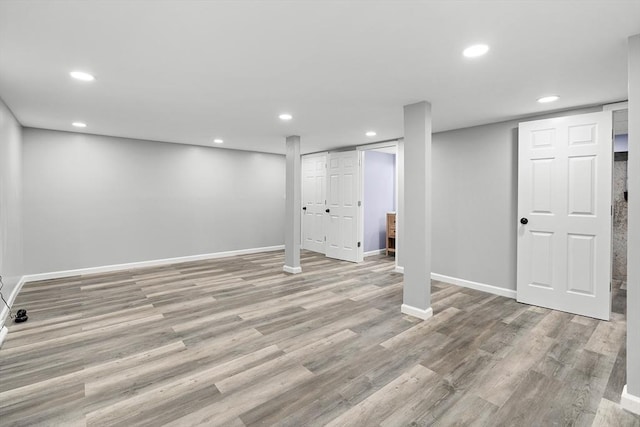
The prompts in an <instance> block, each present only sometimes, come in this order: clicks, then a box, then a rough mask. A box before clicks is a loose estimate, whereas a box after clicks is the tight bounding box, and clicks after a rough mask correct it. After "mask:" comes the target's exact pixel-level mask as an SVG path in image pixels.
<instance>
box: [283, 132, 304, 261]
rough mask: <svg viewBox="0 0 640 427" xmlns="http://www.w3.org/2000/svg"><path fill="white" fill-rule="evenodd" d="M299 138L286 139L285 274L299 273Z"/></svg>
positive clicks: (300, 176) (290, 137)
mask: <svg viewBox="0 0 640 427" xmlns="http://www.w3.org/2000/svg"><path fill="white" fill-rule="evenodd" d="M301 179H302V175H301V174H300V137H299V136H295V135H294V136H288V137H287V166H286V186H285V187H286V198H285V215H284V218H285V224H284V267H283V268H282V269H283V270H284V271H286V272H287V273H293V274H296V273H301V272H302V268H300V210H301V209H302V206H301V197H302V195H301V191H300V188H301V183H300V180H301Z"/></svg>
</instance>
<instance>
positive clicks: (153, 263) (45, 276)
mask: <svg viewBox="0 0 640 427" xmlns="http://www.w3.org/2000/svg"><path fill="white" fill-rule="evenodd" d="M282 249H284V245H278V246H266V247H263V248H250V249H239V250H235V251H226V252H214V253H210V254H200V255H188V256H183V257H176V258H164V259H154V260H150V261H140V262H130V263H126V264H114V265H104V266H101V267H88V268H79V269H76V270H65V271H54V272H51V273H39V274H28V275H26V276H24V277H23V279H24V281H25V282H33V281H36V280H49V279H59V278H62V277H72V276H82V275H85V274H95V273H108V272H111V271H119V270H130V269H134V268H142V267H157V266H160V265H167V264H179V263H181V262H191V261H202V260H207V259H215V258H227V257H232V256H236V255H248V254H255V253H259V252H271V251H280V250H282Z"/></svg>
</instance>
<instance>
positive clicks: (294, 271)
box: [282, 265, 302, 274]
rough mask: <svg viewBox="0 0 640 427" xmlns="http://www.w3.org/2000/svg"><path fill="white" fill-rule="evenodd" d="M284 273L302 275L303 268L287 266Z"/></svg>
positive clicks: (283, 268) (283, 269)
mask: <svg viewBox="0 0 640 427" xmlns="http://www.w3.org/2000/svg"><path fill="white" fill-rule="evenodd" d="M282 271H284V272H285V273H291V274H298V273H302V267H289V266H288V265H285V266H284V267H282Z"/></svg>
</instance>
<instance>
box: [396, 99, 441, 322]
mask: <svg viewBox="0 0 640 427" xmlns="http://www.w3.org/2000/svg"><path fill="white" fill-rule="evenodd" d="M403 220H404V221H403V223H401V224H400V226H401V227H402V230H403V232H402V237H403V239H404V241H403V242H402V246H401V249H402V262H403V264H404V287H403V301H402V302H403V304H402V312H403V313H405V314H409V315H411V316H415V317H419V318H421V319H428V318H429V317H431V316H432V315H433V310H432V309H431V104H429V103H428V102H425V101H423V102H419V103H417V104H411V105H405V107H404V215H403Z"/></svg>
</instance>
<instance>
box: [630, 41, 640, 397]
mask: <svg viewBox="0 0 640 427" xmlns="http://www.w3.org/2000/svg"><path fill="white" fill-rule="evenodd" d="M627 75H628V76H629V160H628V164H627V167H628V169H627V175H628V178H629V182H628V189H629V204H628V207H627V209H628V212H627V213H628V215H629V225H628V240H627V259H628V260H629V261H630V262H628V263H627V392H628V393H629V394H631V395H633V396H635V397H637V398H638V397H640V363H638V360H640V327H639V326H640V263H638V260H640V34H638V35H635V36H633V37H630V38H629V72H628V74H627Z"/></svg>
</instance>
